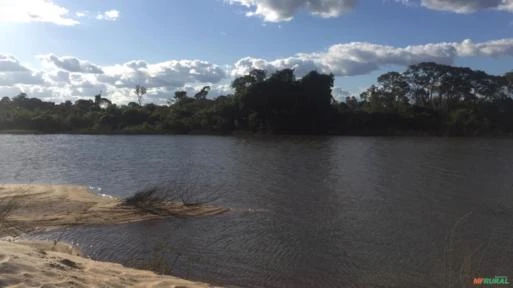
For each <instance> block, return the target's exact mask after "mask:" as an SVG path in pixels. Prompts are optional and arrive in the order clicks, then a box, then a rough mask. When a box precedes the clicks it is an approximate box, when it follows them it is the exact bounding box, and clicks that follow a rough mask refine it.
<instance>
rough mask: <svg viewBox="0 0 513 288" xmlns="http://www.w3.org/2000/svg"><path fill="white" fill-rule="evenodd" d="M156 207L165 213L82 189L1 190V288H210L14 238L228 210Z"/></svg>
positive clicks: (34, 187)
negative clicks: (49, 231)
mask: <svg viewBox="0 0 513 288" xmlns="http://www.w3.org/2000/svg"><path fill="white" fill-rule="evenodd" d="M159 208H160V209H164V210H165V213H166V214H165V215H157V214H153V213H151V212H148V210H141V209H138V208H137V207H133V206H127V205H124V204H123V203H122V199H119V198H114V197H104V196H101V195H97V194H95V193H93V192H91V191H90V190H89V189H88V188H87V187H83V186H73V185H43V184H3V185H0V287H5V286H14V285H22V286H31V287H42V286H45V285H50V286H52V287H53V285H55V286H57V287H61V286H58V285H64V286H62V287H68V286H72V287H90V286H102V287H103V286H105V285H107V286H109V287H111V286H112V287H189V288H202V287H214V286H211V285H208V284H205V283H200V282H192V281H188V280H183V279H179V278H176V277H173V276H168V275H157V274H155V273H154V272H151V271H146V270H138V269H133V268H127V267H124V266H122V265H121V264H115V263H109V262H101V261H94V260H91V259H87V258H84V257H81V254H82V253H81V252H80V251H79V250H78V249H75V247H74V246H71V245H68V244H65V243H63V242H59V241H54V242H51V241H50V242H48V241H24V240H19V239H17V236H19V235H23V234H26V233H30V232H37V231H46V230H48V229H54V228H61V227H71V226H82V225H115V224H125V223H133V222H140V221H145V220H152V219H163V218H165V217H169V216H178V217H201V216H211V215H218V214H222V213H225V212H227V211H229V209H226V208H221V207H215V206H210V205H202V204H199V205H194V206H190V205H185V204H183V203H180V202H164V203H162V204H161V206H159ZM3 212H5V213H3Z"/></svg>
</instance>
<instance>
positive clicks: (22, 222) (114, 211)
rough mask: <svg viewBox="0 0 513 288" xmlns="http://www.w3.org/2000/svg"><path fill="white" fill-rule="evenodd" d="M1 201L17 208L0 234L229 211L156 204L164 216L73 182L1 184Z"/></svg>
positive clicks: (206, 207)
mask: <svg viewBox="0 0 513 288" xmlns="http://www.w3.org/2000/svg"><path fill="white" fill-rule="evenodd" d="M2 203H3V204H4V205H5V204H6V203H13V204H14V205H15V206H16V207H17V209H14V210H13V211H12V212H11V213H9V215H8V216H7V219H6V220H7V222H8V224H9V225H8V227H4V229H3V231H2V229H1V228H2V227H0V237H1V236H5V234H6V233H9V234H16V233H19V232H20V231H21V232H30V231H34V230H37V229H48V228H52V227H65V226H74V225H104V224H122V223H131V222H138V221H144V220H150V219H159V218H163V217H164V216H178V217H198V216H211V215H216V214H221V213H225V212H227V211H228V209H226V208H221V207H215V206H210V205H193V206H188V205H184V204H183V203H180V202H167V203H164V204H162V206H161V207H159V208H160V210H161V211H164V212H165V213H164V214H165V215H164V216H163V215H156V214H153V213H150V212H147V211H144V210H141V209H137V208H135V207H132V206H125V205H122V200H121V199H118V198H113V197H103V196H99V195H97V194H95V193H92V192H91V191H89V189H88V188H87V187H83V186H72V185H24V184H8V185H0V205H2ZM161 214H162V213H161ZM4 226H6V225H4ZM17 230H19V231H17ZM2 232H3V234H4V235H2Z"/></svg>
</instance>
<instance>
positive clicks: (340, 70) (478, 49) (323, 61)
mask: <svg viewBox="0 0 513 288" xmlns="http://www.w3.org/2000/svg"><path fill="white" fill-rule="evenodd" d="M471 56H484V57H500V56H513V39H501V40H494V41H487V42H481V43H474V42H472V41H471V40H465V41H463V42H442V43H430V44H425V45H415V46H406V47H394V46H388V45H379V44H372V43H367V42H351V43H345V44H336V45H333V46H331V47H330V48H329V49H328V50H327V51H324V52H316V53H310V54H305V53H301V54H296V55H295V56H292V57H288V58H282V59H275V60H265V59H259V58H251V57H246V58H243V59H240V60H239V61H237V62H236V63H235V64H234V66H233V69H232V71H231V75H232V76H234V77H236V76H240V75H244V74H247V73H248V72H249V71H251V70H252V69H264V70H267V71H270V72H272V71H275V70H278V69H284V68H293V69H295V70H296V73H297V74H298V75H299V76H302V75H304V74H305V73H307V72H308V71H310V70H317V71H319V72H323V73H333V74H334V75H335V76H355V75H363V74H368V73H370V72H372V71H375V70H378V69H379V68H381V67H383V66H386V65H400V66H407V65H411V64H415V63H420V62H437V63H441V64H452V63H453V62H454V60H455V58H456V57H471Z"/></svg>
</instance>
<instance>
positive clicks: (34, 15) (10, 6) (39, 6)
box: [0, 0, 79, 26]
mask: <svg viewBox="0 0 513 288" xmlns="http://www.w3.org/2000/svg"><path fill="white" fill-rule="evenodd" d="M69 14H70V13H69V10H68V9H66V8H64V7H62V6H59V5H57V4H55V3H54V2H53V1H51V0H2V1H0V22H14V23H19V22H22V23H26V22H47V23H53V24H57V25H64V26H73V25H77V24H79V21H77V20H76V19H73V18H72V17H71V16H70V15H69Z"/></svg>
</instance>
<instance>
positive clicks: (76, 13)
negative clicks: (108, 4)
mask: <svg viewBox="0 0 513 288" xmlns="http://www.w3.org/2000/svg"><path fill="white" fill-rule="evenodd" d="M87 15H89V11H77V12H75V16H77V17H86V16H87Z"/></svg>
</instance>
